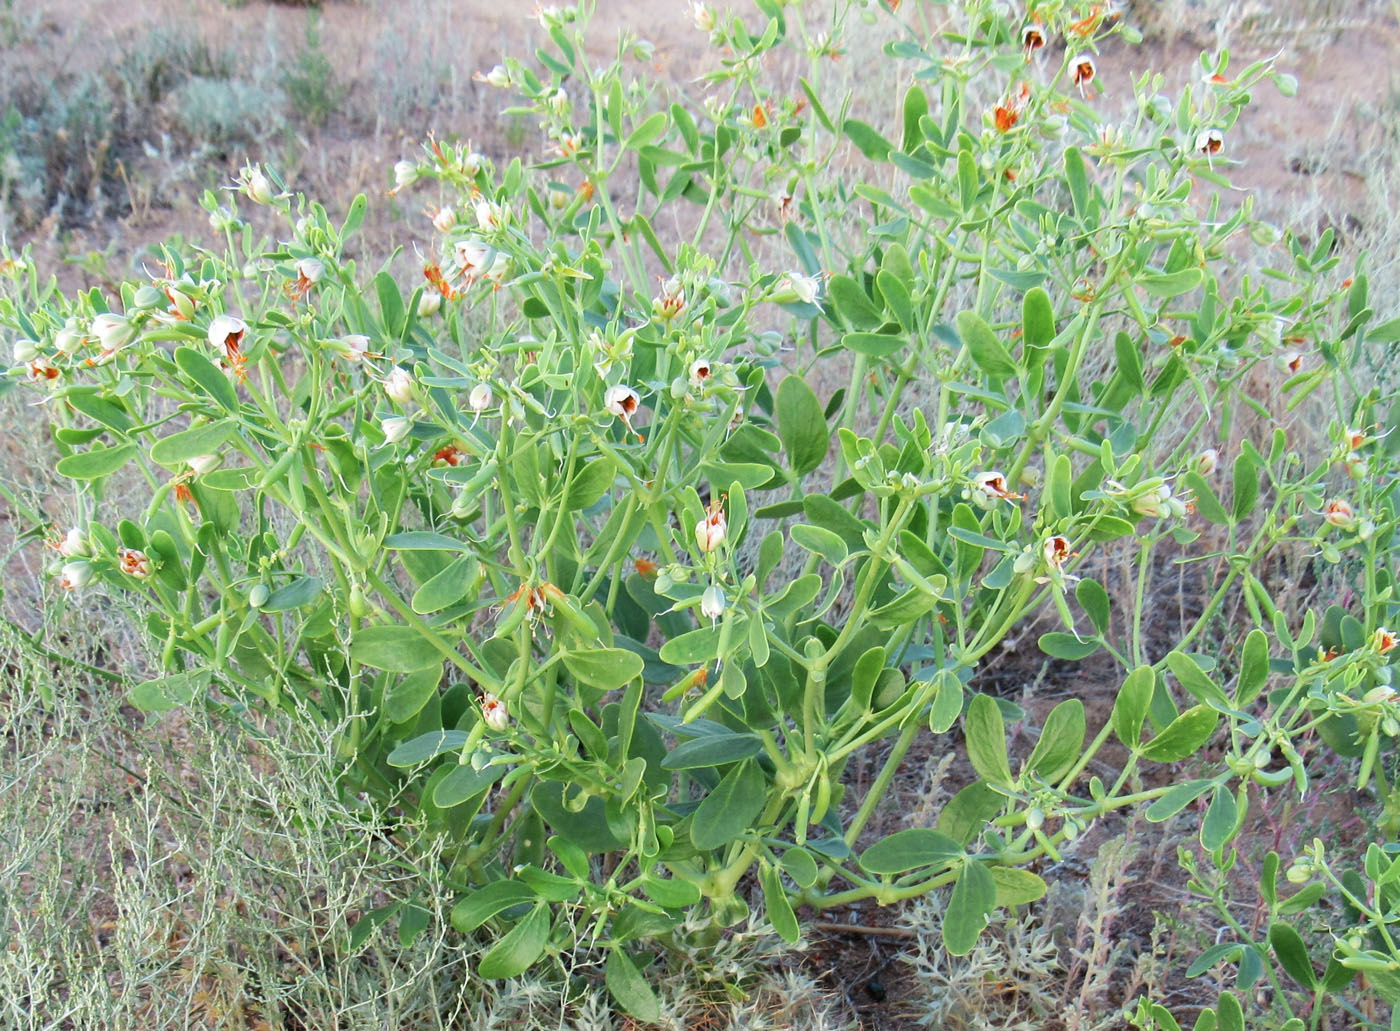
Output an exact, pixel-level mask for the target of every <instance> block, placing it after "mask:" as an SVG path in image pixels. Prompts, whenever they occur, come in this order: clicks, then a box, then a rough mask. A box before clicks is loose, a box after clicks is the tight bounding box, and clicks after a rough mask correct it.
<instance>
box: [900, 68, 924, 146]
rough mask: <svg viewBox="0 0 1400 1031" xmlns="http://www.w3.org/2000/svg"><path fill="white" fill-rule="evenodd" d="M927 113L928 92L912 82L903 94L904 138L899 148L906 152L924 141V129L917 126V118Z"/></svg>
mask: <svg viewBox="0 0 1400 1031" xmlns="http://www.w3.org/2000/svg"><path fill="white" fill-rule="evenodd" d="M926 114H928V94H927V93H925V92H924V88H923V86H921V85H920V84H919V83H917V82H916V83H914V84H913V85H912V86H910V87H909V89H908V90H907V91H905V94H904V138H903V140H901V148H900V149H902V150H903V151H904V152H905V153H906V154H912V153H913V152H914V150H915V149H916V148H917V147H919V146H920V145H921V144H922V143H923V142H924V131H923V130H922V129H920V128H919V119H920V118H923V117H924V115H926Z"/></svg>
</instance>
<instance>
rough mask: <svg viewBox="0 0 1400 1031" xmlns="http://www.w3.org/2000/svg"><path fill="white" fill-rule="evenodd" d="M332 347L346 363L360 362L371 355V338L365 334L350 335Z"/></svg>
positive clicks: (333, 342)
mask: <svg viewBox="0 0 1400 1031" xmlns="http://www.w3.org/2000/svg"><path fill="white" fill-rule="evenodd" d="M330 345H331V347H332V348H334V349H335V351H336V352H337V353H338V354H339V355H340V356H341V357H342V358H344V359H345V360H346V361H351V362H358V361H360V360H361V359H363V358H364V356H365V355H367V354H369V337H367V336H365V335H364V334H363V333H348V334H346V335H345V336H343V337H341V338H340V339H339V340H332V341H331V342H330Z"/></svg>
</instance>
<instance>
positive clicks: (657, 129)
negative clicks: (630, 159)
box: [622, 111, 667, 150]
mask: <svg viewBox="0 0 1400 1031" xmlns="http://www.w3.org/2000/svg"><path fill="white" fill-rule="evenodd" d="M666 125H667V118H666V112H665V111H657V112H655V113H654V114H653V115H651V117H649V118H647V119H646V121H644V122H642V124H641V125H639V126H637V127H636V128H635V129H633V130H632V134H631V135H630V136H628V137H627V139H626V140H625V141H624V142H623V144H622V149H623V150H636V149H637V148H638V147H645V146H646V145H647V144H649V143H654V142H655V141H656V140H657V139H659V138H660V137H661V135H662V133H664V132H665V131H666Z"/></svg>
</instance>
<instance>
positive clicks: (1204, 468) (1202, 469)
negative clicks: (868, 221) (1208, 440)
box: [1191, 447, 1220, 476]
mask: <svg viewBox="0 0 1400 1031" xmlns="http://www.w3.org/2000/svg"><path fill="white" fill-rule="evenodd" d="M1191 464H1192V465H1193V466H1195V469H1196V472H1198V473H1200V474H1201V475H1202V476H1211V475H1213V474H1214V473H1215V470H1216V469H1217V468H1219V466H1220V452H1219V451H1217V450H1215V448H1213V447H1210V448H1206V449H1205V450H1204V451H1202V452H1201V453H1200V454H1199V455H1197V456H1196V457H1195V458H1194V459H1193V460H1192V463H1191Z"/></svg>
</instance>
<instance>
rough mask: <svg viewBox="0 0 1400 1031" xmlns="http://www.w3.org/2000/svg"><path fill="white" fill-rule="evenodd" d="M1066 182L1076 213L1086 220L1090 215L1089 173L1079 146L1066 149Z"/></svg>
mask: <svg viewBox="0 0 1400 1031" xmlns="http://www.w3.org/2000/svg"><path fill="white" fill-rule="evenodd" d="M1065 182H1066V183H1068V184H1069V197H1070V201H1071V203H1073V205H1074V213H1075V214H1076V215H1078V216H1079V217H1080V218H1081V219H1084V220H1085V221H1087V220H1088V215H1089V173H1088V171H1087V170H1086V169H1085V167H1084V155H1083V153H1081V152H1080V150H1079V148H1078V147H1067V148H1066V149H1065Z"/></svg>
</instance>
